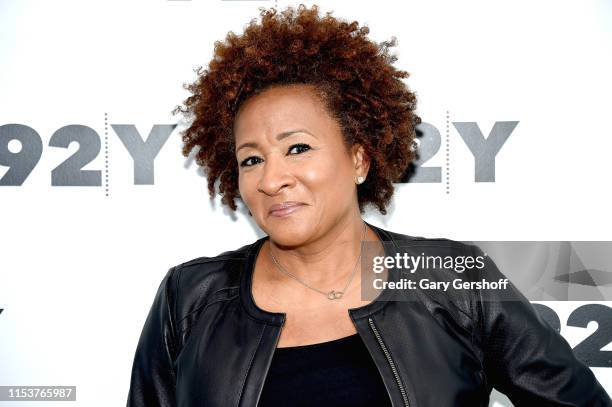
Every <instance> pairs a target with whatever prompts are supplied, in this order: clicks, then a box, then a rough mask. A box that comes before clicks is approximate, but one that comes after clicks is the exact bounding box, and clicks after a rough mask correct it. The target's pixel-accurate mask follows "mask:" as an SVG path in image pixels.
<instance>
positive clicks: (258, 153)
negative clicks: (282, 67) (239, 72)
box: [234, 85, 368, 246]
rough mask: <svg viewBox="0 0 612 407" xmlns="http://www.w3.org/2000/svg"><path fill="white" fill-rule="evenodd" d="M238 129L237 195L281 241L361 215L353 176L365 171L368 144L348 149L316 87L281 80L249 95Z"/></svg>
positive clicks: (296, 240) (303, 238) (299, 240)
mask: <svg viewBox="0 0 612 407" xmlns="http://www.w3.org/2000/svg"><path fill="white" fill-rule="evenodd" d="M234 136H235V143H236V144H235V145H236V159H237V162H238V171H239V177H238V187H239V191H240V196H241V197H242V200H243V201H244V203H245V204H246V206H247V207H248V208H249V210H250V212H251V213H252V215H253V217H254V218H255V220H256V222H257V224H258V225H259V226H260V227H261V228H262V229H263V230H264V231H265V232H266V233H267V234H268V235H270V237H271V238H272V239H273V240H274V241H275V242H276V243H278V244H280V245H287V246H297V245H301V244H304V243H307V242H308V241H310V240H314V239H316V238H317V237H320V236H321V235H322V234H324V233H325V232H326V231H328V230H330V229H331V228H332V227H333V225H335V224H337V223H338V222H342V221H345V222H347V221H348V222H350V221H351V217H352V216H359V215H360V213H359V206H358V201H357V191H356V185H357V184H356V183H355V180H356V178H357V177H358V176H366V175H367V169H368V165H367V162H366V157H365V156H364V153H363V148H361V147H360V146H358V145H356V146H354V147H353V148H352V149H351V151H348V150H347V148H346V147H345V145H344V143H343V138H342V133H341V129H340V125H339V123H338V122H337V121H336V120H335V119H333V118H332V117H331V116H330V115H329V113H328V112H327V110H326V108H325V106H324V104H323V102H322V101H320V99H319V98H318V97H317V96H316V93H315V91H314V89H313V88H312V87H311V86H309V85H285V86H277V87H273V88H269V89H267V90H265V91H264V92H262V93H260V94H258V95H255V96H253V97H251V98H249V99H248V100H246V101H245V102H244V103H243V104H242V106H241V107H240V110H239V112H238V115H237V117H236V120H235V122H234ZM283 204H284V205H287V207H286V209H281V210H275V208H279V205H281V206H280V207H282V205H283Z"/></svg>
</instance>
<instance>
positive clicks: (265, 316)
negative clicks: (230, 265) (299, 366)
mask: <svg viewBox="0 0 612 407" xmlns="http://www.w3.org/2000/svg"><path fill="white" fill-rule="evenodd" d="M364 222H365V221H364ZM365 223H366V225H368V226H369V227H370V228H372V230H374V232H376V234H377V235H378V237H379V238H380V240H382V242H383V243H384V242H391V243H393V245H394V246H395V247H397V243H396V242H395V240H394V239H393V237H392V236H391V234H390V233H389V231H387V230H385V229H383V228H379V227H377V226H374V225H372V224H370V223H368V222H365ZM269 237H270V236H264V237H262V238H260V239H258V240H257V241H256V242H254V243H252V244H251V245H250V246H249V248H248V251H247V257H246V259H245V262H244V270H243V272H242V276H241V278H240V301H241V303H242V306H243V307H244V309H245V310H246V312H247V313H248V314H249V315H250V316H251V317H253V318H255V319H257V320H260V321H262V322H264V323H267V324H270V325H275V326H282V325H283V323H284V321H285V317H286V314H285V313H283V312H270V311H266V310H264V309H261V308H259V307H258V306H257V304H255V300H254V299H253V293H252V285H253V270H254V268H255V260H256V259H257V255H258V254H259V250H260V249H261V246H262V245H263V243H264V242H265V241H266V240H267V239H269ZM383 246H384V249H385V252H386V254H387V255H391V254H390V252H389V249H388V247H387V245H383ZM393 274H394V273H391V275H390V278H391V277H392V276H393ZM391 295H392V294H391V292H389V290H386V289H385V290H383V291H381V293H380V294H379V295H378V297H376V298H375V299H374V300H373V301H372V302H370V303H369V304H366V305H363V306H361V307H357V308H350V309H349V314H351V316H352V317H353V318H357V319H359V318H364V317H367V316H368V315H371V314H373V313H375V312H376V311H378V310H380V309H381V308H383V307H384V306H385V305H386V303H387V302H388V301H389V300H390V298H391Z"/></svg>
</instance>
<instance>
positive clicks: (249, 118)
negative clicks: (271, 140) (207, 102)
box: [234, 84, 333, 137]
mask: <svg viewBox="0 0 612 407" xmlns="http://www.w3.org/2000/svg"><path fill="white" fill-rule="evenodd" d="M330 121H333V119H332V118H331V116H330V115H329V113H328V112H327V109H326V108H325V105H324V103H323V101H322V100H321V99H320V96H319V95H318V93H317V91H316V88H314V86H312V85H306V84H299V85H282V86H274V87H271V88H268V89H266V90H264V91H263V92H261V93H259V94H257V95H254V96H251V97H250V98H248V99H247V100H246V101H244V102H243V103H242V105H241V106H240V109H239V110H238V114H237V115H236V119H235V121H234V133H235V135H236V137H239V136H240V135H241V134H242V133H246V132H249V130H253V129H266V130H270V131H276V130H280V131H282V129H280V128H281V127H284V126H295V125H304V124H309V125H310V126H313V127H317V126H325V125H329V124H330V123H329V122H330Z"/></svg>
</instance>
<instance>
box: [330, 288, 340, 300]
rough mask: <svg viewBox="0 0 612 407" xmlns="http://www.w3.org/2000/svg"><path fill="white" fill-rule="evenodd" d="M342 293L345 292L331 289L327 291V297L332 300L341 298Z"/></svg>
mask: <svg viewBox="0 0 612 407" xmlns="http://www.w3.org/2000/svg"><path fill="white" fill-rule="evenodd" d="M342 294H344V293H343V292H342V291H334V290H331V291H330V292H329V293H327V298H328V299H330V300H339V299H340V298H342Z"/></svg>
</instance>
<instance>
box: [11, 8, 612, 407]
mask: <svg viewBox="0 0 612 407" xmlns="http://www.w3.org/2000/svg"><path fill="white" fill-rule="evenodd" d="M275 3H276V4H277V5H278V6H279V7H281V8H284V7H285V6H287V5H289V4H293V5H297V4H299V3H294V2H287V1H276V2H274V1H246V0H245V1H221V0H191V1H189V0H185V1H171V0H154V1H151V0H147V1H129V2H127V1H119V0H112V1H109V0H105V1H101V0H99V1H87V2H84V1H76V0H75V1H67V0H55V1H23V0H22V1H18V0H0V126H4V127H2V128H4V131H7V130H6V129H8V127H7V125H15V124H20V125H24V126H28V127H30V128H31V129H33V130H34V131H35V133H32V134H34V135H35V134H37V135H38V136H39V139H40V140H41V142H42V151H41V154H40V160H39V161H38V162H37V163H36V165H35V166H34V167H33V169H32V171H31V172H30V173H29V175H28V176H27V178H26V179H25V180H24V181H23V183H22V184H21V185H15V186H6V185H4V186H0V214H1V216H2V218H1V221H0V308H2V309H3V312H2V313H1V314H0V361H1V362H0V385H74V386H77V401H76V402H66V403H65V405H67V406H87V407H89V406H100V407H108V406H118V405H125V401H126V396H127V390H128V386H129V378H130V369H131V364H132V358H133V353H134V350H135V346H136V342H137V340H138V337H139V334H140V330H141V329H142V325H143V323H144V319H145V317H146V314H147V312H148V310H149V307H150V305H151V302H152V300H153V295H154V294H155V290H156V289H157V287H158V285H159V283H160V281H161V279H162V278H163V276H164V274H165V272H166V271H167V269H168V268H169V267H171V266H173V265H175V264H178V263H180V262H184V261H187V260H189V259H192V258H194V257H199V256H212V255H216V254H218V253H220V252H222V251H225V250H230V249H234V248H237V247H240V246H242V245H243V244H247V243H250V242H252V241H253V240H255V239H256V238H258V237H261V236H263V235H262V233H261V231H259V230H258V229H257V226H256V225H255V224H254V223H253V222H252V221H251V220H250V219H249V217H248V215H247V214H246V210H244V208H241V211H240V212H239V213H237V216H236V219H234V220H232V221H228V216H229V214H228V212H227V210H226V209H224V208H222V207H221V206H220V202H219V200H217V201H215V202H212V203H211V202H209V200H208V192H207V190H206V179H205V178H204V177H203V174H202V173H201V172H200V171H199V170H198V169H197V166H196V164H195V162H194V161H193V160H190V159H185V158H184V157H182V156H181V154H180V148H181V140H180V136H179V135H178V130H179V129H180V127H179V128H177V129H175V131H174V132H172V134H171V135H170V137H169V138H168V140H167V142H166V143H165V144H164V145H163V147H162V148H161V150H160V151H159V154H158V155H157V157H156V158H155V161H154V165H155V167H154V183H153V184H148V185H135V181H134V162H133V160H132V158H131V156H130V154H129V153H128V151H127V150H126V148H125V146H124V145H123V143H122V142H121V141H120V139H119V138H118V136H117V133H116V131H115V127H113V126H116V125H133V126H135V128H136V129H137V130H138V132H139V133H140V136H141V137H142V138H143V139H144V140H146V138H147V136H148V134H149V132H150V131H151V129H152V128H153V126H154V125H172V124H176V123H177V120H178V118H177V117H173V116H172V115H171V114H170V111H171V110H172V108H173V107H174V106H175V105H176V104H178V103H180V102H181V101H182V100H183V99H184V98H185V97H186V95H187V93H186V91H185V90H184V89H183V88H182V86H181V85H182V83H184V82H190V81H192V80H193V79H194V77H195V74H194V72H193V70H192V69H193V68H194V67H195V66H197V65H205V64H207V63H208V61H209V60H210V58H211V56H212V49H213V43H214V41H215V40H222V39H223V38H224V37H225V34H226V33H227V32H228V31H229V30H233V31H234V32H237V33H238V32H240V31H241V30H242V27H243V26H244V24H246V23H248V21H249V20H250V19H252V18H255V17H257V16H258V7H261V6H273V5H274V4H275ZM304 3H305V4H307V5H310V4H313V3H314V2H311V1H304ZM316 4H319V5H320V7H321V9H322V11H323V12H325V11H331V10H333V11H334V15H335V16H337V17H341V18H346V19H350V20H357V21H359V22H360V23H361V24H366V25H368V26H369V27H370V29H371V34H370V35H371V38H373V39H374V40H376V41H383V40H387V39H389V38H390V37H391V36H396V37H397V39H398V47H397V48H396V49H395V52H396V53H397V55H398V57H399V59H398V61H397V64H396V65H397V66H398V67H399V68H400V69H404V70H407V71H408V72H410V74H411V76H410V78H408V79H406V82H407V83H408V85H409V86H410V87H411V89H413V90H415V91H416V93H417V96H418V98H419V111H418V113H419V115H420V116H421V117H422V119H423V121H424V122H427V123H429V124H430V125H432V126H434V127H435V128H436V129H437V130H438V131H439V132H440V135H441V141H442V147H441V148H440V150H439V151H438V152H437V153H436V154H435V155H434V156H433V157H432V158H431V159H430V160H429V161H427V163H426V164H424V165H426V166H433V167H436V166H438V167H441V168H442V170H441V171H442V180H441V182H436V183H414V184H413V183H408V184H397V185H396V194H395V198H394V202H393V206H392V207H391V208H390V210H389V214H388V215H387V216H381V215H380V214H378V213H375V212H373V211H372V210H371V211H370V212H368V214H367V215H366V216H365V219H366V220H368V221H370V222H372V223H374V224H377V225H379V226H382V227H384V228H387V229H390V230H393V231H397V232H400V233H405V234H409V235H418V236H426V237H446V238H451V239H456V240H612V217H611V216H610V212H609V210H610V208H611V207H612V198H611V196H610V178H609V177H610V175H611V171H610V167H609V162H610V158H609V157H610V151H611V150H612V141H611V140H612V138H611V137H610V135H611V130H612V125H611V124H610V121H609V119H608V116H609V111H610V94H612V82H611V80H610V79H609V72H612V53H611V50H612V47H611V45H612V3H610V2H607V1H603V0H602V1H585V2H563V1H538V2H529V1H514V2H504V3H501V2H485V1H482V2H472V1H467V2H466V1H464V2H454V1H437V2H431V1H429V2H428V1H418V2H417V1H408V2H407V1H382V0H378V1H376V2H359V3H357V2H352V1H351V2H349V1H331V0H323V1H318V2H316ZM447 112H448V113H447ZM447 114H448V119H447ZM447 121H448V124H449V126H448V134H447V130H446V126H447ZM504 121H514V122H518V124H517V125H516V127H515V128H514V129H513V130H512V132H511V134H510V136H509V137H508V139H507V140H506V142H505V144H504V145H503V146H502V148H501V150H500V151H499V153H498V154H497V157H496V160H495V182H476V181H475V180H474V174H475V164H474V157H473V155H472V153H471V152H470V149H468V147H467V145H466V144H465V143H464V141H463V139H462V137H461V136H460V134H459V132H458V131H457V125H456V123H459V122H476V123H477V125H478V127H479V128H480V130H481V131H482V133H483V135H484V136H485V137H486V136H487V135H488V134H489V132H490V131H491V129H492V128H493V126H494V125H495V123H496V122H504ZM68 125H81V126H87V127H89V128H91V129H93V131H94V133H92V134H93V136H94V139H95V138H98V139H99V140H100V149H99V151H98V150H95V149H94V151H93V152H94V156H95V158H93V160H91V161H90V162H88V163H87V164H86V165H85V166H84V167H83V170H91V171H99V175H96V174H97V173H94V175H93V177H94V179H99V180H100V185H99V186H59V185H52V176H51V174H52V171H53V170H54V168H56V167H57V166H58V165H60V164H61V163H62V162H64V161H65V160H66V159H67V158H68V157H69V156H71V155H72V154H74V153H75V152H76V151H77V150H79V148H82V147H83V146H79V144H78V143H75V142H73V143H71V144H70V145H69V146H68V148H61V147H54V146H50V140H51V137H52V136H53V134H54V133H55V132H56V131H57V130H59V129H61V128H63V127H64V126H68ZM13 128H14V127H13ZM0 131H1V130H0ZM35 138H36V137H35V136H34V139H35ZM447 139H448V143H449V151H450V154H449V165H448V166H446V164H445V162H446V155H445V151H444V146H445V143H446V140H447ZM21 147H22V146H21V144H20V143H19V141H17V140H13V141H11V142H10V143H9V145H8V148H9V151H10V152H11V153H18V152H19V151H20V148H21ZM447 169H448V171H447ZM8 171H9V166H5V165H0V178H2V177H3V176H5V175H6V173H7V172H8ZM97 177H99V178H97ZM447 186H448V193H447ZM220 233H221V234H222V235H223V236H224V237H219V234H220ZM586 303H593V302H586ZM545 304H546V305H548V306H549V307H551V308H553V309H554V310H555V311H556V313H557V314H558V316H559V317H560V320H561V334H562V335H563V336H564V337H565V338H566V339H567V340H568V342H569V343H570V344H571V345H572V346H575V345H577V344H578V343H580V342H581V341H582V340H584V339H585V338H587V337H588V336H589V335H591V334H592V333H593V332H595V331H596V330H597V328H598V327H597V323H596V322H592V323H590V324H589V326H588V327H587V328H576V327H568V326H567V325H566V324H565V322H566V321H567V318H568V316H569V314H570V313H571V312H572V311H573V310H575V309H576V308H578V307H579V306H580V305H583V304H585V303H578V302H546V303H545ZM604 304H607V305H612V304H610V302H607V303H604ZM609 336H612V335H609ZM602 351H612V344H608V345H607V346H606V347H604V348H602ZM593 371H594V372H595V374H596V376H597V378H598V379H599V380H600V382H601V383H602V384H603V385H604V387H606V389H607V390H608V391H609V392H612V368H593ZM496 397H497V396H496ZM497 400H498V401H492V405H504V406H505V405H510V404H509V402H507V400H504V398H503V397H499V398H497ZM10 404H11V403H8V402H4V403H3V402H0V405H2V406H4V405H10ZM27 404H28V403H27V402H21V403H15V405H19V406H25V405H27ZM31 404H32V405H38V404H36V403H31ZM54 405H64V404H62V403H56V404H54Z"/></svg>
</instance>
